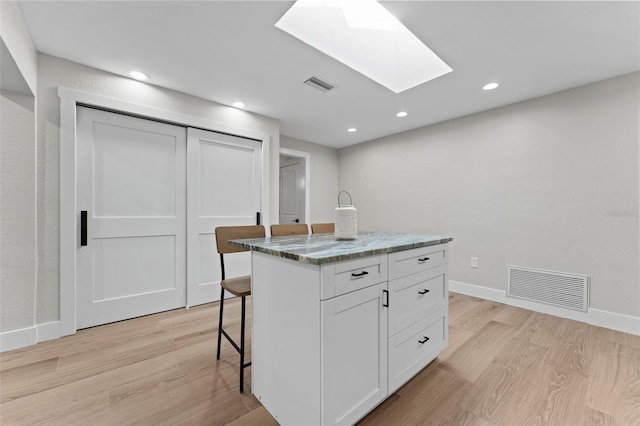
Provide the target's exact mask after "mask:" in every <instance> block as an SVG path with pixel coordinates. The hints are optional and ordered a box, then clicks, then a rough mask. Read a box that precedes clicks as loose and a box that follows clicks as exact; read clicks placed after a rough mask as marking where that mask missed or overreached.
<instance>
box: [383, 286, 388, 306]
mask: <svg viewBox="0 0 640 426" xmlns="http://www.w3.org/2000/svg"><path fill="white" fill-rule="evenodd" d="M382 292H383V293H384V295H385V296H386V302H382V306H384V307H385V308H388V307H389V291H388V290H382Z"/></svg>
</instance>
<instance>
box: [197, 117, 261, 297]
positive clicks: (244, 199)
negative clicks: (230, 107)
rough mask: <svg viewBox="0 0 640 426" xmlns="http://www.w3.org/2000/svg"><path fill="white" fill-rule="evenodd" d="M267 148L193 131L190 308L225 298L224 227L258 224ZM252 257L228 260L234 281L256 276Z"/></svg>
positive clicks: (258, 143)
mask: <svg viewBox="0 0 640 426" xmlns="http://www.w3.org/2000/svg"><path fill="white" fill-rule="evenodd" d="M261 150H262V144H261V143H260V142H258V141H254V140H250V139H244V138H240V137H235V136H230V135H224V134H221V133H215V132H207V131H204V130H198V129H189V130H188V139H187V192H188V194H189V197H188V201H187V253H188V258H187V286H188V292H187V305H188V306H194V305H199V304H202V303H208V302H212V301H215V300H219V299H220V256H219V255H218V252H217V249H216V241H215V229H216V227H218V226H238V225H255V224H256V214H257V213H258V212H260V206H261V195H260V185H261V173H262V170H261V169H262V165H261V158H262V151H261ZM250 262H251V258H250V256H249V253H237V254H233V255H230V256H227V257H225V271H226V273H227V276H228V277H233V276H238V275H248V274H250V273H251V263H250Z"/></svg>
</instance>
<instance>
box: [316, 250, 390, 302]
mask: <svg viewBox="0 0 640 426" xmlns="http://www.w3.org/2000/svg"><path fill="white" fill-rule="evenodd" d="M386 280H387V259H386V255H376V256H368V257H363V258H359V259H353V260H347V261H344V262H338V263H331V264H327V265H322V271H321V286H320V298H321V299H322V300H326V299H330V298H332V297H335V296H339V295H341V294H346V293H349V292H352V291H356V290H360V289H361V288H365V287H369V286H371V285H374V284H378V283H381V282H383V281H386Z"/></svg>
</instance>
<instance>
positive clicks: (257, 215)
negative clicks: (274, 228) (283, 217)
mask: <svg viewBox="0 0 640 426" xmlns="http://www.w3.org/2000/svg"><path fill="white" fill-rule="evenodd" d="M256 225H260V212H256Z"/></svg>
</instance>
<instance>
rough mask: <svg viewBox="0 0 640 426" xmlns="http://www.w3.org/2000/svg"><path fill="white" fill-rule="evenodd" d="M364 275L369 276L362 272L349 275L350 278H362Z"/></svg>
mask: <svg viewBox="0 0 640 426" xmlns="http://www.w3.org/2000/svg"><path fill="white" fill-rule="evenodd" d="M365 275H369V273H368V272H367V271H362V272H360V273H359V274H354V273H351V278H362V277H364V276H365Z"/></svg>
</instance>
